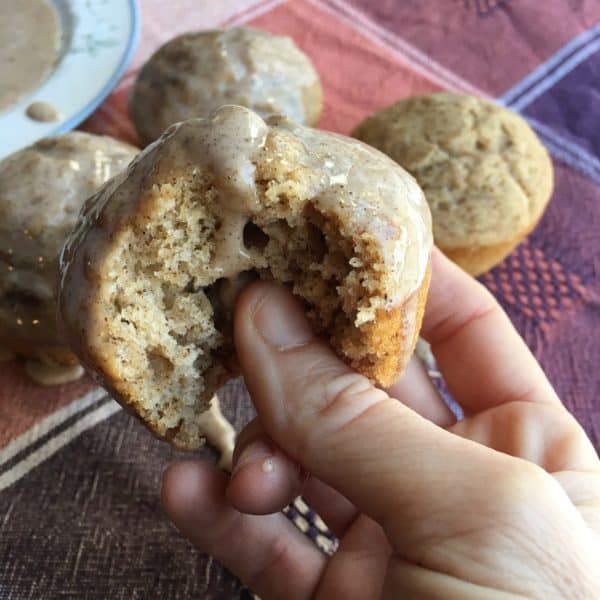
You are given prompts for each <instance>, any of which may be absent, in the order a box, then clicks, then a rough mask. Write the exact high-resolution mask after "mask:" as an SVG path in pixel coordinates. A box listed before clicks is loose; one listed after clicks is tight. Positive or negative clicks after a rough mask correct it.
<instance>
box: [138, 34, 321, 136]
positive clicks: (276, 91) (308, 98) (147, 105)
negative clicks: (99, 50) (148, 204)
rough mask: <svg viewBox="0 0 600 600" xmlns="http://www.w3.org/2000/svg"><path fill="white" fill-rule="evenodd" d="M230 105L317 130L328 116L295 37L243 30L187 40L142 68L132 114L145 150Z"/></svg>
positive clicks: (176, 41)
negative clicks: (182, 124) (180, 125)
mask: <svg viewBox="0 0 600 600" xmlns="http://www.w3.org/2000/svg"><path fill="white" fill-rule="evenodd" d="M223 104H239V105H241V106H246V107H248V108H251V109H253V110H254V111H256V112H257V113H259V114H260V115H262V116H266V115H269V114H272V113H278V114H282V115H285V116H287V117H290V118H291V119H293V120H294V121H296V122H298V123H304V124H306V125H314V124H316V122H317V121H318V120H319V116H320V114H321V105H322V92H321V83H320V81H319V76H318V75H317V72H316V71H315V69H314V67H313V65H312V63H311V62H310V59H309V58H308V57H307V56H306V55H305V54H304V53H303V52H302V51H301V50H299V49H298V48H297V46H296V45H295V44H294V42H293V41H292V39H291V38H289V37H282V36H276V35H272V34H270V33H265V32H262V31H257V30H255V29H245V28H241V27H240V28H231V29H218V30H214V31H199V32H196V33H186V34H184V35H181V36H179V37H176V38H174V39H172V40H170V41H169V42H167V43H166V44H165V45H164V46H162V47H161V48H159V49H158V50H157V51H156V52H155V53H154V54H153V55H152V57H151V58H150V59H149V60H148V62H147V63H146V64H145V65H144V66H143V68H142V70H141V71H140V73H139V75H138V77H137V79H136V82H135V85H134V87H133V91H132V94H131V96H130V99H129V114H130V115H131V118H132V119H133V122H134V124H135V127H136V130H137V132H138V135H139V137H140V139H141V140H142V142H143V143H144V144H146V143H149V142H151V141H153V140H155V139H156V138H158V137H159V136H160V135H161V134H162V132H163V131H164V130H165V129H166V128H167V127H168V126H169V125H171V124H173V123H176V122H178V121H184V120H186V119H190V118H194V117H206V116H208V115H210V113H211V112H212V111H213V110H215V109H216V108H218V107H219V106H221V105H223Z"/></svg>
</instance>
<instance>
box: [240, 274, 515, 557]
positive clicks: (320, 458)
mask: <svg viewBox="0 0 600 600" xmlns="http://www.w3.org/2000/svg"><path fill="white" fill-rule="evenodd" d="M234 329H235V343H236V349H237V352H238V356H239V359H240V363H241V365H242V370H243V373H244V377H245V379H246V384H247V386H248V389H249V391H250V394H251V396H252V398H253V401H254V403H255V405H256V409H257V411H258V415H259V418H260V420H261V422H262V424H263V426H264V428H265V430H266V432H267V433H268V434H269V435H270V436H271V438H272V439H273V440H274V442H275V443H276V444H278V445H279V446H280V447H281V448H282V449H283V450H284V451H285V452H286V453H287V454H288V455H289V456H290V457H291V458H292V459H294V460H296V461H297V462H298V463H299V464H300V465H301V466H302V467H303V468H304V469H306V470H307V471H309V472H310V473H312V474H313V475H315V476H317V477H318V478H319V479H321V480H322V481H324V482H325V483H327V484H329V485H330V486H332V487H333V488H335V489H337V490H338V491H339V492H341V493H342V494H343V495H344V496H346V497H347V498H348V499H349V500H350V501H351V502H353V503H354V504H355V505H356V506H357V507H358V508H359V509H360V510H361V511H362V512H364V513H365V514H367V515H369V516H370V517H371V518H373V519H374V520H376V521H377V522H379V523H380V524H382V525H383V526H384V528H385V530H386V533H387V535H388V537H389V539H390V541H391V543H392V545H394V546H395V547H396V550H398V551H401V548H399V547H398V546H403V547H406V545H408V544H411V543H414V542H417V541H420V540H421V539H422V535H423V533H424V532H423V531H422V530H419V524H423V523H426V522H427V520H428V517H435V518H433V519H430V520H431V521H432V522H435V527H436V535H440V534H442V535H443V532H442V531H440V528H443V526H444V523H443V521H444V518H445V517H444V515H448V523H447V524H446V525H447V526H448V527H449V528H452V527H455V525H454V524H453V521H454V517H451V516H452V515H453V514H454V512H455V504H456V502H457V501H461V504H462V503H463V502H465V501H468V502H473V503H477V502H481V501H484V498H482V493H484V494H485V497H489V494H490V493H493V490H494V489H496V488H497V486H498V485H503V484H504V483H505V481H504V479H505V478H503V477H502V476H501V471H502V470H503V468H504V466H506V467H508V465H504V463H505V462H506V461H508V460H514V459H511V458H510V457H507V456H504V455H501V454H498V453H495V452H493V451H492V450H489V449H487V448H485V447H483V446H479V445H477V444H475V443H473V442H469V441H467V440H464V439H462V438H459V437H458V436H454V435H452V434H450V433H448V432H447V431H445V430H443V429H441V428H439V427H437V426H436V425H434V424H433V423H431V422H429V421H427V420H425V419H423V418H422V417H420V416H419V415H418V414H417V413H415V412H414V411H412V410H410V409H409V408H407V407H406V406H404V405H402V404H401V403H400V402H398V401H396V400H394V399H392V398H390V397H389V396H388V395H387V394H386V393H385V392H383V391H382V390H380V389H378V388H375V387H374V386H373V385H371V383H370V382H369V380H368V379H366V378H365V377H363V376H361V375H358V374H357V373H354V372H353V371H351V370H350V369H349V368H348V367H347V366H346V365H345V364H344V363H343V362H342V361H341V360H339V359H338V358H337V356H336V355H335V354H334V353H333V351H332V350H331V349H330V348H329V347H328V346H327V345H326V344H325V343H324V342H323V341H322V340H320V339H319V338H318V337H316V336H315V335H314V333H313V331H312V329H311V327H310V326H309V324H308V322H307V321H306V319H305V317H304V314H303V310H302V307H301V306H300V304H299V303H298V302H297V301H296V300H295V299H294V298H293V296H292V295H291V294H290V293H289V292H288V291H287V290H285V289H284V288H281V287H277V286H276V285H274V284H270V283H264V282H261V283H256V284H253V285H252V286H250V287H248V288H247V289H246V290H245V291H244V292H243V293H242V295H241V296H240V299H239V300H238V303H237V306H236V314H235V328H234ZM490 459H492V460H495V461H496V468H490V464H489V460H490ZM505 470H506V471H509V469H508V468H507V469H505ZM486 480H488V481H486ZM482 490H483V492H482ZM475 505H477V504H475ZM453 507H454V508H453Z"/></svg>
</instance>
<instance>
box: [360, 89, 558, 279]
mask: <svg viewBox="0 0 600 600" xmlns="http://www.w3.org/2000/svg"><path fill="white" fill-rule="evenodd" d="M353 135H354V136H355V137H357V138H358V139H361V140H363V141H364V142H366V143H368V144H370V145H372V146H374V147H375V148H378V149H379V150H382V151H383V152H385V153H386V154H387V155H388V156H390V157H391V158H393V159H394V160H395V161H396V162H398V163H399V164H400V165H402V166H403V167H404V168H405V169H407V170H408V171H409V172H410V173H412V174H413V175H414V176H415V177H416V179H417V181H418V182H419V185H420V186H421V187H422V189H423V191H424V192H425V197H426V198H427V201H428V203H429V206H430V208H431V212H432V220H433V232H434V239H435V242H436V244H437V245H438V246H439V247H440V248H441V249H442V250H443V251H444V252H446V254H448V255H449V256H451V257H453V259H454V260H456V262H458V263H459V264H460V265H461V266H463V268H465V269H466V270H467V271H469V272H470V273H473V274H477V273H480V272H482V271H484V270H487V269H488V268H490V267H491V266H493V265H494V264H496V263H497V262H499V261H500V260H501V259H502V258H503V257H504V256H505V255H506V254H507V253H508V252H510V250H512V248H514V246H515V245H516V244H517V243H518V242H519V241H520V240H521V239H522V238H523V237H524V236H525V235H527V233H529V232H530V231H531V230H532V229H533V227H534V226H535V224H536V223H537V222H538V220H539V219H540V217H541V215H542V213H543V211H544V209H545V207H546V204H547V202H548V200H549V198H550V195H551V193H552V186H553V171H552V163H551V161H550V158H549V156H548V153H547V151H546V149H545V148H544V146H543V145H542V144H541V143H540V141H539V140H538V138H537V136H536V135H535V133H534V132H533V131H532V129H531V128H530V127H529V125H528V124H527V123H526V122H525V121H524V120H523V119H522V118H521V117H519V116H518V115H516V114H515V113H513V112H511V111H509V110H507V109H505V108H503V107H501V106H498V105H496V104H493V103H491V102H487V101H485V100H482V99H479V98H475V97H472V96H464V95H460V94H454V93H447V92H444V93H437V94H428V95H424V96H417V97H414V98H408V99H406V100H401V101H400V102H397V103H396V104H394V105H392V106H390V107H388V108H386V109H384V110H381V111H379V112H377V113H375V114H374V115H372V116H370V117H368V118H367V119H365V120H364V121H363V122H362V123H361V124H360V125H359V126H358V127H357V128H356V129H355V130H354V132H353ZM463 258H464V260H463Z"/></svg>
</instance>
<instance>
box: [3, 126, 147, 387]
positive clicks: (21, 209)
mask: <svg viewBox="0 0 600 600" xmlns="http://www.w3.org/2000/svg"><path fill="white" fill-rule="evenodd" d="M136 153H137V149H136V148H134V147H132V146H129V145H127V144H123V143H121V142H118V141H117V140H114V139H112V138H109V137H104V136H96V135H91V134H87V133H79V132H73V133H68V134H66V135H62V136H58V137H55V138H48V139H44V140H40V141H39V142H37V143H35V144H33V145H32V146H29V147H27V148H25V149H23V150H20V151H19V152H16V153H14V154H12V155H10V156H8V157H7V158H5V159H4V160H3V161H2V162H0V261H1V262H0V268H1V269H2V276H1V277H0V344H1V345H3V346H4V347H5V348H8V349H9V350H11V351H12V352H15V353H17V354H20V355H23V356H26V357H30V358H34V359H37V360H38V361H39V363H38V364H37V365H36V364H35V363H32V364H30V365H29V368H28V371H29V372H31V373H32V374H33V377H35V378H36V379H37V380H40V381H44V382H47V383H59V382H60V381H61V374H60V373H59V372H57V370H56V369H53V367H54V366H55V365H56V364H60V365H74V364H76V363H77V359H76V357H75V355H74V354H73V353H72V352H71V351H70V350H69V348H68V347H67V345H66V344H65V341H64V338H63V336H62V332H61V331H60V330H59V329H58V328H57V323H56V284H57V280H58V255H59V252H60V250H61V248H62V246H63V244H64V241H65V238H66V237H67V233H69V231H70V230H71V228H72V227H73V225H74V224H75V221H76V220H77V215H78V213H79V210H80V208H81V206H82V204H83V202H84V200H85V199H86V198H87V197H88V196H89V195H91V194H92V193H93V192H95V191H96V190H97V189H98V188H99V187H100V185H101V184H103V183H104V182H105V181H106V180H107V179H109V178H110V177H111V176H112V175H114V174H115V173H117V172H119V171H121V170H122V169H123V168H124V167H125V166H127V164H128V163H129V161H130V160H131V159H132V158H133V157H134V156H135V155H136ZM58 371H60V370H58ZM53 372H54V375H53ZM65 372H69V370H68V369H67V370H66V371H65ZM65 372H62V377H63V378H64V373H65ZM76 372H79V374H81V371H80V370H79V371H77V370H73V373H76ZM36 373H37V376H36ZM44 373H45V375H44Z"/></svg>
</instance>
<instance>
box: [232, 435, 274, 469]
mask: <svg viewBox="0 0 600 600" xmlns="http://www.w3.org/2000/svg"><path fill="white" fill-rule="evenodd" d="M251 463H262V464H261V468H262V470H263V471H264V472H265V473H270V472H271V471H272V470H273V450H272V449H271V448H270V447H269V446H268V445H267V444H266V443H265V442H263V441H262V440H254V441H253V442H251V443H250V444H248V445H247V446H246V447H245V448H244V450H243V451H242V453H241V454H240V456H239V458H238V459H237V460H236V462H235V465H234V466H233V472H232V474H231V475H232V476H234V475H235V474H236V473H237V472H238V471H241V470H242V469H243V468H244V467H245V466H246V465H249V464H251ZM267 465H268V466H267Z"/></svg>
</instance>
